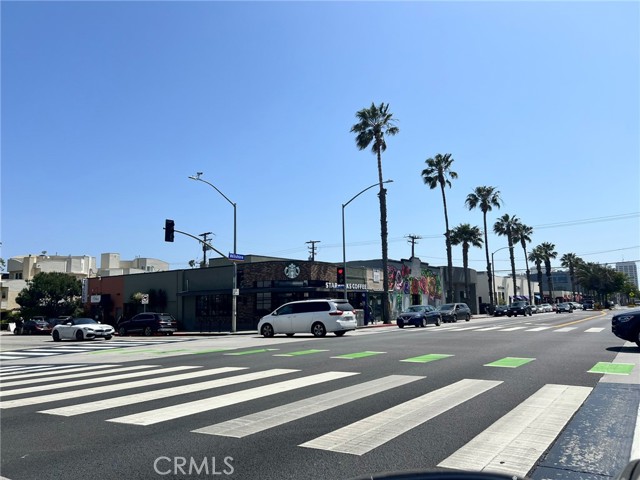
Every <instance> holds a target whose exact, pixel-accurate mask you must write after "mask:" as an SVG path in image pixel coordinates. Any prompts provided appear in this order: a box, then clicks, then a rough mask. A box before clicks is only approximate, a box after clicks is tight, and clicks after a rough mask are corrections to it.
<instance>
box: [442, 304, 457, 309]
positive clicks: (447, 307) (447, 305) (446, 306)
mask: <svg viewBox="0 0 640 480" xmlns="http://www.w3.org/2000/svg"><path fill="white" fill-rule="evenodd" d="M454 307H455V305H454V304H453V303H445V304H444V305H440V308H438V310H453V308H454Z"/></svg>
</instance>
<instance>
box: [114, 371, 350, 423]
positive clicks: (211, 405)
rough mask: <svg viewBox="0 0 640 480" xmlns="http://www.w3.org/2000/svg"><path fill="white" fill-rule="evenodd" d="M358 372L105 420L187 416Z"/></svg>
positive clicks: (148, 420) (288, 382)
mask: <svg viewBox="0 0 640 480" xmlns="http://www.w3.org/2000/svg"><path fill="white" fill-rule="evenodd" d="M352 375H359V374H358V373H357V372H326V373H319V374H316V375H310V376H307V377H302V378H296V379H293V380H286V381H284V382H278V383H273V384H271V385H264V386H261V387H255V388H249V389H247V390H241V391H239V392H233V393H228V394H226V395H220V396H217V397H212V398H205V399H202V400H196V401H193V402H187V403H182V404H178V405H171V406H169V407H165V408H158V409H156V410H149V411H147V412H141V413H137V414H133V415H125V416H124V417H118V418H110V419H109V420H107V422H114V423H126V424H131V425H143V426H146V425H153V424H156V423H160V422H166V421H169V420H175V419H177V418H182V417H186V416H189V415H193V414H196V413H202V412H209V411H211V410H216V409H218V408H222V407H227V406H230V405H237V404H238V403H242V402H248V401H249V400H255V399H257V398H263V397H267V396H270V395H276V394H278V393H284V392H288V391H291V390H296V389H298V388H303V387H308V386H311V385H317V384H319V383H324V382H329V381H331V380H337V379H339V378H345V377H350V376H352Z"/></svg>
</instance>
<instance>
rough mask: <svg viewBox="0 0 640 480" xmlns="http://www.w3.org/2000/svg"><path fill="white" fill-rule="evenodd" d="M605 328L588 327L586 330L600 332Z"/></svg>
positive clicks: (587, 331)
mask: <svg viewBox="0 0 640 480" xmlns="http://www.w3.org/2000/svg"><path fill="white" fill-rule="evenodd" d="M603 330H604V327H593V328H587V329H586V330H585V333H599V332H601V331H603Z"/></svg>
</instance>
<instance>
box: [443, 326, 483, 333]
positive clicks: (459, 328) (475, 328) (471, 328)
mask: <svg viewBox="0 0 640 480" xmlns="http://www.w3.org/2000/svg"><path fill="white" fill-rule="evenodd" d="M478 328H482V327H481V326H477V327H454V328H449V329H448V330H449V331H450V332H461V331H464V330H477V329H478Z"/></svg>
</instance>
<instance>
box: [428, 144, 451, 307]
mask: <svg viewBox="0 0 640 480" xmlns="http://www.w3.org/2000/svg"><path fill="white" fill-rule="evenodd" d="M425 163H426V164H427V168H425V169H424V170H422V180H423V181H424V183H425V184H427V185H428V186H429V188H430V189H432V190H433V189H434V188H437V187H438V186H440V191H441V192H442V206H443V208H444V224H445V233H444V236H445V244H446V247H447V302H453V301H454V299H453V260H452V258H451V231H450V230H449V215H448V213H447V196H446V195H445V190H444V187H445V186H447V187H449V188H451V180H455V179H456V178H458V174H457V173H456V172H454V171H453V170H451V165H452V164H453V158H451V154H450V153H445V154H444V155H441V154H439V153H438V154H436V156H435V158H427V159H426V160H425Z"/></svg>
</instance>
